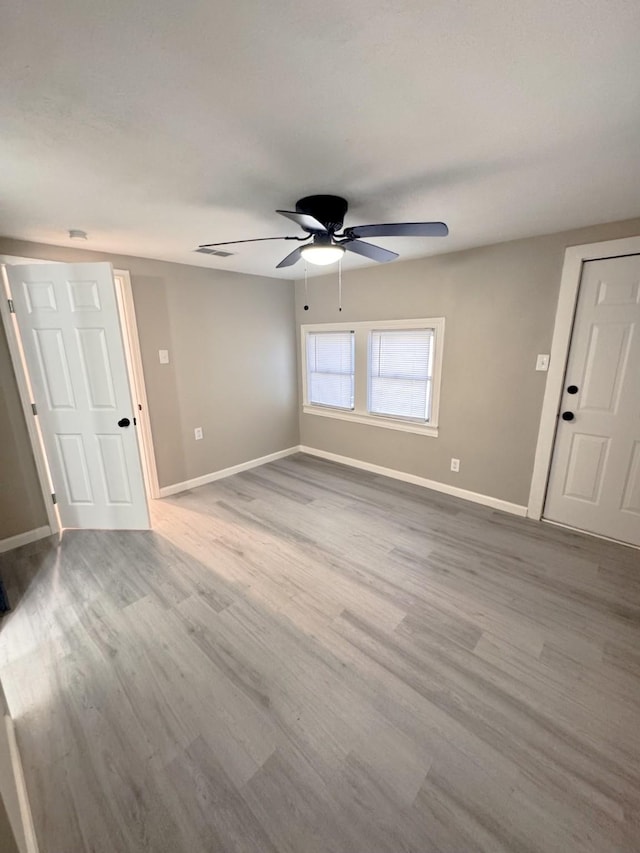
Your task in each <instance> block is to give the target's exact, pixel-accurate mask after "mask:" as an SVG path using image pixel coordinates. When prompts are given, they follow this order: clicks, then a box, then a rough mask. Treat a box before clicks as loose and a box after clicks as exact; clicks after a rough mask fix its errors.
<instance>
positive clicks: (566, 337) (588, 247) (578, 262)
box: [527, 236, 640, 521]
mask: <svg viewBox="0 0 640 853" xmlns="http://www.w3.org/2000/svg"><path fill="white" fill-rule="evenodd" d="M623 255H640V236H638V237H625V238H623V239H621V240H604V241H602V242H599V243H586V244H584V245H581V246H569V248H568V249H566V251H565V253H564V264H563V266H562V277H561V279H560V292H559V294H558V307H557V309H556V318H555V323H554V327H553V338H552V340H551V357H550V361H549V372H548V373H547V383H546V386H545V391H544V400H543V403H542V414H541V416H540V428H539V431H538V442H537V445H536V455H535V461H534V465H533V475H532V478H531V490H530V492H529V504H528V507H527V516H528V517H529V518H534V519H536V520H537V521H539V520H540V519H541V518H543V513H544V504H545V499H546V496H547V485H548V482H549V474H550V473H551V463H552V462H553V450H554V445H555V438H556V428H557V424H558V413H559V411H560V405H561V402H562V394H563V388H564V378H565V373H566V370H567V362H568V360H569V351H570V348H571V337H572V333H573V323H574V319H575V314H576V308H577V306H578V296H579V293H580V281H581V278H582V266H583V264H584V263H585V261H598V260H603V259H606V258H619V257H621V256H623Z"/></svg>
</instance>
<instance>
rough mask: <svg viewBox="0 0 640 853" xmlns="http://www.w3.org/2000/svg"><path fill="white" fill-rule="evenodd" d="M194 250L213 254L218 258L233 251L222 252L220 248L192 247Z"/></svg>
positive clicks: (226, 255)
mask: <svg viewBox="0 0 640 853" xmlns="http://www.w3.org/2000/svg"><path fill="white" fill-rule="evenodd" d="M193 251H194V252H199V253H200V254H201V255H215V256H216V257H218V258H228V257H229V256H230V255H233V254H235V253H234V252H223V251H222V250H221V249H194V250H193Z"/></svg>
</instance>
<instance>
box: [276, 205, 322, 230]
mask: <svg viewBox="0 0 640 853" xmlns="http://www.w3.org/2000/svg"><path fill="white" fill-rule="evenodd" d="M276 213H279V214H280V215H281V216H286V217H287V219H291V220H292V221H293V222H295V223H296V224H298V225H299V226H300V227H301V228H304V230H305V231H312V232H316V233H317V232H320V233H321V234H326V232H327V229H326V227H325V226H324V225H323V224H322V222H320V220H319V219H316V218H315V216H311V214H310V213H298V212H297V211H296V210H276Z"/></svg>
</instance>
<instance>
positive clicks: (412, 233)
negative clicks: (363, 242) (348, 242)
mask: <svg viewBox="0 0 640 853" xmlns="http://www.w3.org/2000/svg"><path fill="white" fill-rule="evenodd" d="M448 233H449V229H448V228H447V226H446V225H445V223H444V222H390V223H389V224H388V225H356V226H354V227H353V228H347V229H345V234H346V235H347V236H348V237H356V238H358V237H446V236H447V234H448Z"/></svg>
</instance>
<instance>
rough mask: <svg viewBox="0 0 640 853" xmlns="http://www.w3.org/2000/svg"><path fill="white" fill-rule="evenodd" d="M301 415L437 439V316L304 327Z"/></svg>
mask: <svg viewBox="0 0 640 853" xmlns="http://www.w3.org/2000/svg"><path fill="white" fill-rule="evenodd" d="M301 338H302V340H301V343H302V348H301V350H302V352H301V356H302V385H303V399H302V410H303V412H304V413H305V414H309V415H316V416H320V417H327V418H338V419H340V420H344V421H353V422H355V423H362V424H369V425H371V426H377V427H383V428H385V429H395V430H402V431H404V432H413V433H418V434H421V435H428V436H432V437H437V436H438V410H439V401H440V383H441V374H442V353H443V347H444V317H431V318H423V319H415V320H375V321H371V322H360V321H358V322H355V323H335V324H333V323H332V324H329V323H323V324H318V325H316V324H314V325H303V326H302V328H301Z"/></svg>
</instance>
